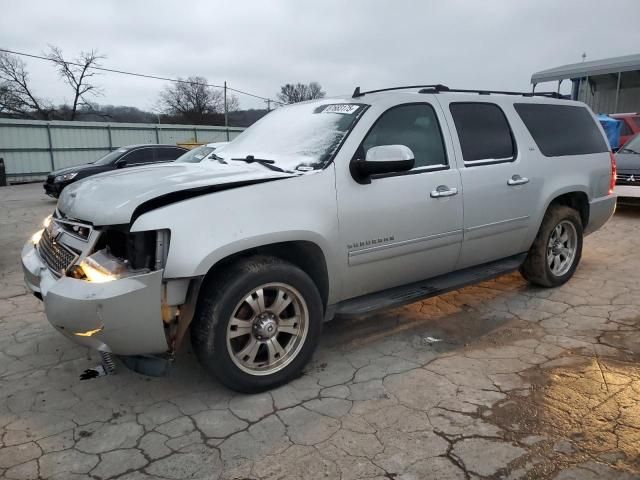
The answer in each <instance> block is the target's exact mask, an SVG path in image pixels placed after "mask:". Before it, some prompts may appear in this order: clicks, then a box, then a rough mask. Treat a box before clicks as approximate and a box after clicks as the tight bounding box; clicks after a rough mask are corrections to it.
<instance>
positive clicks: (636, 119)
mask: <svg viewBox="0 0 640 480" xmlns="http://www.w3.org/2000/svg"><path fill="white" fill-rule="evenodd" d="M633 121H634V123H635V124H636V127H638V128H640V115H638V116H637V117H633Z"/></svg>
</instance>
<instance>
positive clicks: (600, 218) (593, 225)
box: [584, 195, 616, 235]
mask: <svg viewBox="0 0 640 480" xmlns="http://www.w3.org/2000/svg"><path fill="white" fill-rule="evenodd" d="M615 211H616V195H607V196H606V197H600V198H596V199H594V200H592V201H591V202H590V203H589V223H588V224H587V228H586V229H585V231H584V234H585V235H589V234H590V233H593V232H595V231H596V230H598V229H600V228H601V227H602V226H603V225H604V224H605V223H607V221H608V220H609V219H610V218H611V216H612V215H613V213H614V212H615Z"/></svg>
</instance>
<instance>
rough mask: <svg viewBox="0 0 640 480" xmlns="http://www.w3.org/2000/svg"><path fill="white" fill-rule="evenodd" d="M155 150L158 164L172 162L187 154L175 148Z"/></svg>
mask: <svg viewBox="0 0 640 480" xmlns="http://www.w3.org/2000/svg"><path fill="white" fill-rule="evenodd" d="M155 150H156V161H158V162H170V161H172V160H175V159H176V158H178V157H179V156H180V155H182V154H183V153H185V152H186V150H181V149H179V148H174V147H160V148H156V149H155Z"/></svg>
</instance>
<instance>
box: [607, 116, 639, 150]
mask: <svg viewBox="0 0 640 480" xmlns="http://www.w3.org/2000/svg"><path fill="white" fill-rule="evenodd" d="M609 116H610V117H611V118H615V119H616V120H620V121H621V122H622V129H621V130H620V146H622V145H624V144H625V143H627V142H628V141H629V140H631V137H633V136H634V135H635V134H637V133H639V132H640V113H613V114H611V115H609Z"/></svg>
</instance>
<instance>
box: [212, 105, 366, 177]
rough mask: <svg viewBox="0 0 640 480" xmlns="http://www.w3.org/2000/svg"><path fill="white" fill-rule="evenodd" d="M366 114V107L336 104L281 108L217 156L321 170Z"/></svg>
mask: <svg viewBox="0 0 640 480" xmlns="http://www.w3.org/2000/svg"><path fill="white" fill-rule="evenodd" d="M364 110H365V106H364V105H362V104H357V103H336V102H335V100H334V101H333V102H332V101H330V100H324V101H314V102H305V103H300V104H296V105H289V106H286V107H281V108H278V109H276V110H274V111H273V112H271V113H269V114H268V115H266V116H265V117H263V118H261V119H260V120H259V121H258V122H256V123H254V124H253V125H252V126H251V127H249V128H248V129H247V130H245V131H244V132H242V133H241V134H240V135H239V136H238V137H236V138H235V139H234V140H233V142H231V143H230V144H228V145H226V146H225V147H224V148H222V149H220V150H219V151H216V156H217V157H220V158H223V159H224V160H227V161H229V160H233V159H246V158H247V156H249V155H251V156H253V157H254V158H255V159H261V160H270V161H273V164H274V165H275V166H277V167H279V168H281V169H284V170H295V169H299V170H314V169H320V168H322V167H324V166H325V165H326V163H327V162H328V161H329V160H330V159H331V157H332V155H333V154H334V153H335V152H336V150H337V149H338V147H339V146H340V144H341V142H342V140H343V139H344V138H345V136H346V135H347V133H348V132H349V130H350V129H351V127H352V126H353V125H354V124H355V123H356V121H357V120H358V118H359V117H360V116H361V114H362V112H364Z"/></svg>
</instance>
